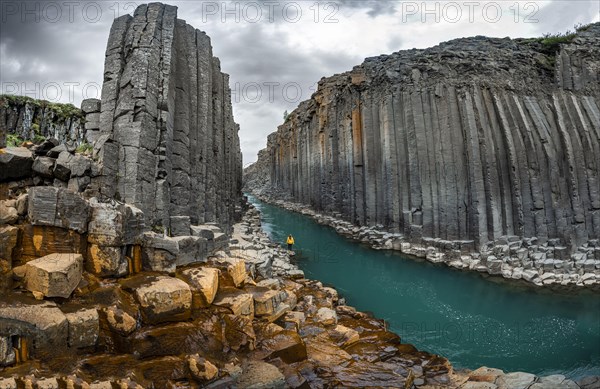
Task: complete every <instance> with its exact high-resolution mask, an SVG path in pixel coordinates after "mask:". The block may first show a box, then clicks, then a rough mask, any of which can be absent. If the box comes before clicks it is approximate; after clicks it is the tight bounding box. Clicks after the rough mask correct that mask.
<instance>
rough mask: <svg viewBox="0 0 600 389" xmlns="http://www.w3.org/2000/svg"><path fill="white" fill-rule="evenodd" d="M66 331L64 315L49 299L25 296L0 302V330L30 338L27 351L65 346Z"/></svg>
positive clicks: (66, 322) (55, 348) (66, 323)
mask: <svg viewBox="0 0 600 389" xmlns="http://www.w3.org/2000/svg"><path fill="white" fill-rule="evenodd" d="M68 330H69V325H68V321H67V318H66V317H65V315H64V313H63V312H62V311H61V310H60V309H58V307H57V305H56V304H55V303H53V302H50V301H43V302H41V301H40V302H38V301H36V300H33V299H27V298H24V299H20V300H17V301H15V299H8V300H2V301H0V333H4V334H12V335H18V336H21V337H23V338H26V339H27V338H29V339H31V340H32V341H33V344H32V345H33V347H34V350H33V352H32V353H31V354H34V355H35V352H36V350H42V351H44V352H47V351H48V350H53V351H58V350H61V349H62V348H65V347H66V345H67V338H68Z"/></svg>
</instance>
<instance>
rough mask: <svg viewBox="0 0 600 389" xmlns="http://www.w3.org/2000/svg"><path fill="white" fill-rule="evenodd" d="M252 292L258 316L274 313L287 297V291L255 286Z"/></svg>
mask: <svg viewBox="0 0 600 389" xmlns="http://www.w3.org/2000/svg"><path fill="white" fill-rule="evenodd" d="M250 292H251V293H252V296H253V297H254V314H255V315H256V316H269V315H272V314H273V313H275V310H276V309H277V307H278V305H279V304H280V303H281V302H282V301H283V300H284V298H285V293H284V292H281V291H278V290H272V289H266V290H265V289H262V288H253V289H251V290H250Z"/></svg>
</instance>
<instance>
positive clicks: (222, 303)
mask: <svg viewBox="0 0 600 389" xmlns="http://www.w3.org/2000/svg"><path fill="white" fill-rule="evenodd" d="M213 304H214V305H216V306H218V307H223V308H227V309H228V310H229V311H230V312H231V313H233V314H234V315H236V316H248V317H250V318H253V317H254V299H253V298H252V295H251V294H250V293H245V292H244V291H240V290H238V289H233V288H223V289H220V290H219V292H218V293H217V295H216V297H215V299H214V301H213Z"/></svg>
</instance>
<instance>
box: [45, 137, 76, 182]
mask: <svg viewBox="0 0 600 389" xmlns="http://www.w3.org/2000/svg"><path fill="white" fill-rule="evenodd" d="M63 151H67V152H68V150H67V145H65V144H64V143H61V144H59V145H57V146H54V147H53V148H51V149H50V150H48V152H47V153H46V156H48V157H50V158H54V159H56V158H58V156H59V155H60V153H62V152H63ZM70 174H71V172H69V175H70Z"/></svg>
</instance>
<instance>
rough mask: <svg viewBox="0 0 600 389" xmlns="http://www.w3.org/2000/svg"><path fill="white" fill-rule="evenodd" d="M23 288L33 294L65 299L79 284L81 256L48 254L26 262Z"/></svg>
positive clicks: (81, 265) (81, 264)
mask: <svg viewBox="0 0 600 389" xmlns="http://www.w3.org/2000/svg"><path fill="white" fill-rule="evenodd" d="M26 266H27V268H26V274H25V286H26V288H27V289H28V290H29V291H31V292H33V293H34V294H39V295H43V296H45V297H63V298H67V297H69V296H70V295H71V293H72V292H73V290H75V288H76V287H77V284H79V281H80V280H81V275H82V268H83V256H82V255H81V254H75V253H68V254H50V255H47V256H45V257H42V258H38V259H35V260H33V261H29V262H27V265H26Z"/></svg>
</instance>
